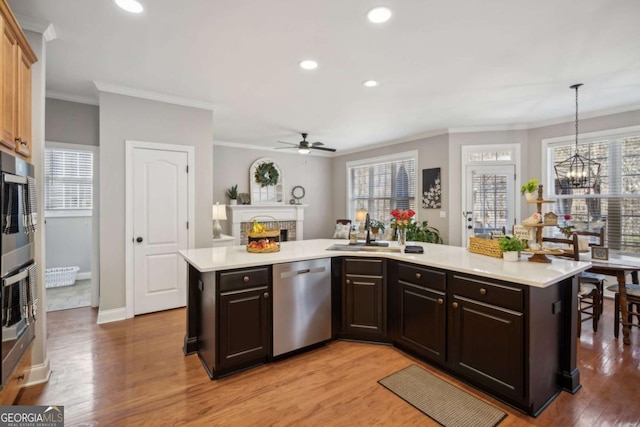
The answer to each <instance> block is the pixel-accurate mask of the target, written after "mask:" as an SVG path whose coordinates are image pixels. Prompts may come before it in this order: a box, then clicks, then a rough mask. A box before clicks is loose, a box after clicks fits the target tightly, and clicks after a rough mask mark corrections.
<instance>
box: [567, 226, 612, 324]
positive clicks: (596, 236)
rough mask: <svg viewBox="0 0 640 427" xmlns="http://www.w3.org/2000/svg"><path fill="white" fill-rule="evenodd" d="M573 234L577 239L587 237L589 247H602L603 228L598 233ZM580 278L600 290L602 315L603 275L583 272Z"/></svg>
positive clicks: (578, 232) (577, 232) (583, 232)
mask: <svg viewBox="0 0 640 427" xmlns="http://www.w3.org/2000/svg"><path fill="white" fill-rule="evenodd" d="M573 234H574V235H576V236H578V237H580V236H587V237H589V247H593V246H604V227H601V228H600V231H574V232H573ZM580 277H581V280H582V281H584V282H587V283H593V284H594V285H596V286H598V288H599V289H600V313H602V311H603V309H604V280H605V277H604V275H602V274H597V273H590V272H588V271H585V272H583V273H582V274H581V275H580Z"/></svg>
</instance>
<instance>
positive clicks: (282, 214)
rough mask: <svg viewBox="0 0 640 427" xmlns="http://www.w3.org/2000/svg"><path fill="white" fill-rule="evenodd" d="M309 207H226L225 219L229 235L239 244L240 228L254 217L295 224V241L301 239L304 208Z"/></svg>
mask: <svg viewBox="0 0 640 427" xmlns="http://www.w3.org/2000/svg"><path fill="white" fill-rule="evenodd" d="M308 206H309V205H227V217H228V218H229V221H231V235H232V236H233V237H234V239H235V240H234V242H235V244H236V245H239V244H240V238H241V231H240V227H241V224H242V223H243V222H249V221H251V219H252V218H253V217H255V216H263V215H264V216H272V217H274V218H275V219H277V220H278V221H295V222H296V240H302V239H303V234H302V232H303V223H304V208H306V207H308Z"/></svg>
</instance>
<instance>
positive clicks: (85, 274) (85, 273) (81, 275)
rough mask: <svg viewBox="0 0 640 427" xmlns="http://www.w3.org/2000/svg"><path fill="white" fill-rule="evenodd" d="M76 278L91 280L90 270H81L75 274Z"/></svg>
mask: <svg viewBox="0 0 640 427" xmlns="http://www.w3.org/2000/svg"><path fill="white" fill-rule="evenodd" d="M76 280H91V272H90V271H83V272H81V273H78V274H77V275H76Z"/></svg>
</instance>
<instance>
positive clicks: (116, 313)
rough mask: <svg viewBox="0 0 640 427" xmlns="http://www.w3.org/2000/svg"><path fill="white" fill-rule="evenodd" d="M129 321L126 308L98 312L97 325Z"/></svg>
mask: <svg viewBox="0 0 640 427" xmlns="http://www.w3.org/2000/svg"><path fill="white" fill-rule="evenodd" d="M125 319H127V316H126V309H125V308H124V307H120V308H113V309H111V310H98V321H97V322H96V324H98V325H102V324H105V323H111V322H118V321H120V320H125Z"/></svg>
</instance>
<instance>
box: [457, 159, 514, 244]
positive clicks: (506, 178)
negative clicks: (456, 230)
mask: <svg viewBox="0 0 640 427" xmlns="http://www.w3.org/2000/svg"><path fill="white" fill-rule="evenodd" d="M515 174H516V172H515V166H514V165H500V166H497V165H496V166H482V165H477V166H467V168H466V178H465V186H464V188H465V190H464V191H465V194H464V195H463V200H464V215H463V226H462V228H463V230H464V232H463V233H462V236H463V242H462V245H463V246H464V247H466V246H467V245H468V242H469V237H470V236H475V235H488V234H490V233H491V232H492V231H502V230H503V228H504V229H505V231H506V232H507V233H510V232H511V229H512V226H513V224H515V215H516V196H517V195H516V188H515Z"/></svg>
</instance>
